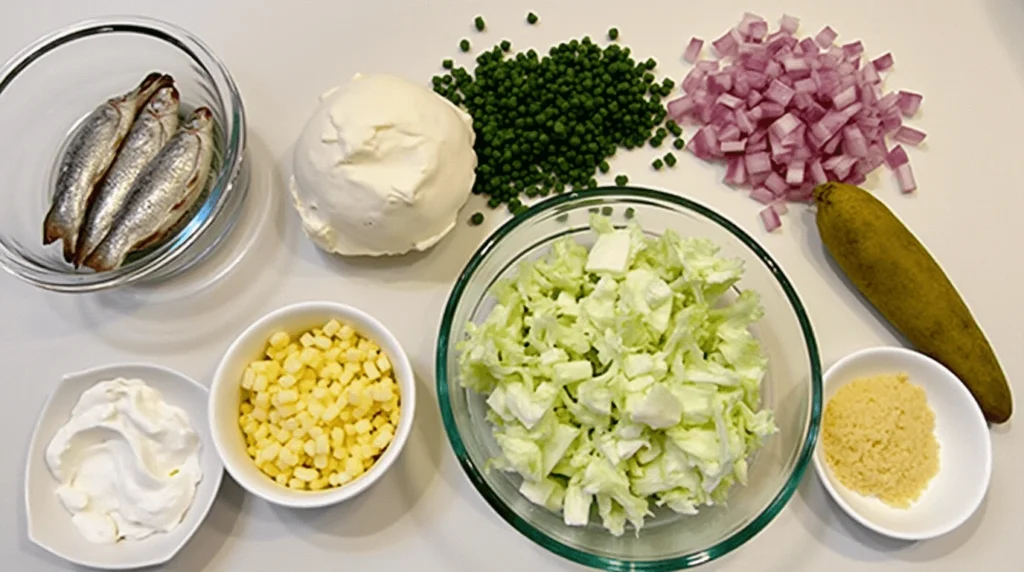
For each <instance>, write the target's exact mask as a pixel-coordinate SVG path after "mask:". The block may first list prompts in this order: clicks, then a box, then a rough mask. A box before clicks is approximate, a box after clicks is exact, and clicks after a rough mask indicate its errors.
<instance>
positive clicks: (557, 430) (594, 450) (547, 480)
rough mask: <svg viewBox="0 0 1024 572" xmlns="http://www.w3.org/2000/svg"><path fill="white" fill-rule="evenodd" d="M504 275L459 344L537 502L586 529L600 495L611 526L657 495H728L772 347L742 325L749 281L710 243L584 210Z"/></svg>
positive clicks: (755, 427)
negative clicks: (575, 227) (544, 250)
mask: <svg viewBox="0 0 1024 572" xmlns="http://www.w3.org/2000/svg"><path fill="white" fill-rule="evenodd" d="M591 228H592V229H593V231H594V232H595V233H596V234H597V238H596V242H595V244H594V246H593V247H592V248H591V249H589V250H588V249H587V248H586V247H584V246H583V245H581V244H579V243H577V242H576V241H574V240H573V239H572V238H570V237H564V238H562V239H559V240H558V241H556V242H555V243H554V244H553V245H552V248H551V251H550V253H549V254H548V255H547V256H546V257H544V258H543V259H541V260H538V261H532V262H524V263H522V264H520V265H519V267H518V268H517V272H516V274H515V276H514V277H512V278H510V279H507V280H504V281H502V282H500V283H498V284H497V285H496V286H495V287H494V289H493V292H492V294H493V295H494V297H495V298H496V301H497V304H496V305H495V306H494V308H493V309H492V310H491V311H490V313H489V314H488V315H487V317H486V319H485V320H484V321H483V322H482V323H480V324H469V325H468V326H467V338H466V339H465V340H463V341H462V342H460V345H459V350H460V352H461V354H460V358H459V360H460V361H459V370H460V374H461V381H462V384H463V385H464V386H465V387H466V388H468V389H470V390H472V391H474V392H477V393H480V394H483V395H484V396H486V400H487V404H488V407H489V410H488V419H489V421H490V423H491V424H492V425H493V431H494V437H495V439H496V441H497V443H498V445H499V446H500V448H501V452H502V454H501V455H500V456H499V457H498V458H496V459H493V460H492V461H491V466H493V467H496V468H499V469H501V470H505V471H511V472H514V473H516V474H518V475H519V476H521V477H522V479H523V481H522V485H521V488H520V492H521V493H522V494H523V495H524V496H525V497H526V498H527V499H529V500H530V501H531V502H533V503H536V504H537V505H540V506H543V507H546V508H548V509H549V510H552V511H556V512H557V511H561V513H562V515H563V519H564V521H565V523H566V524H568V525H573V526H584V525H586V524H587V523H588V522H589V521H590V518H591V514H592V512H593V509H594V507H595V506H596V513H597V515H598V516H599V517H600V519H601V521H602V524H603V526H604V527H605V528H606V529H607V530H608V531H610V532H611V533H612V534H614V535H616V536H618V535H621V534H623V532H624V531H625V527H626V523H629V524H630V525H632V526H633V528H634V529H635V530H636V532H637V533H639V531H640V529H641V528H642V527H643V525H644V520H645V518H647V517H649V516H651V514H652V512H651V507H652V505H654V506H667V507H668V508H670V509H671V510H673V511H675V512H677V513H681V514H696V513H697V511H698V510H699V508H700V507H701V506H711V505H714V504H717V503H724V502H725V501H726V498H727V494H728V491H729V489H730V487H731V486H732V485H733V484H734V483H737V482H738V483H740V484H743V485H745V484H746V481H747V464H748V459H749V458H750V456H751V454H752V453H753V452H754V451H756V450H757V449H758V448H759V447H760V446H761V444H762V440H763V438H765V437H766V436H768V435H771V434H772V433H774V432H776V431H777V428H776V426H775V423H774V420H773V417H772V414H771V412H770V411H768V410H765V409H761V408H760V384H761V380H762V378H763V377H764V374H765V371H766V368H767V359H766V358H765V356H764V355H763V354H762V352H761V348H760V345H759V344H758V342H757V340H756V339H755V338H754V336H753V335H752V334H751V332H750V326H751V324H753V323H754V322H756V321H757V320H758V319H760V318H761V316H762V314H763V310H762V308H761V305H760V302H759V298H758V295H757V293H756V292H753V291H750V290H744V291H742V292H741V293H740V294H739V295H738V296H735V295H730V296H725V294H726V293H727V292H729V291H730V290H731V289H732V288H733V286H734V285H735V284H736V283H737V282H738V281H739V280H740V278H741V276H742V274H743V264H742V261H740V260H737V259H729V258H724V257H721V256H720V255H719V249H718V248H717V247H716V246H715V245H714V244H713V243H712V242H710V241H709V240H706V239H697V238H682V237H680V236H679V235H678V234H676V233H675V232H672V231H666V232H665V233H664V234H662V235H661V236H659V237H657V238H653V237H649V236H646V235H645V234H644V233H643V231H642V230H641V228H640V226H638V225H637V224H636V223H635V222H634V223H631V224H630V225H629V226H627V227H626V228H621V229H616V228H615V227H614V226H613V225H612V222H611V221H610V220H609V219H608V218H607V217H603V216H600V215H597V214H595V215H593V216H592V217H591Z"/></svg>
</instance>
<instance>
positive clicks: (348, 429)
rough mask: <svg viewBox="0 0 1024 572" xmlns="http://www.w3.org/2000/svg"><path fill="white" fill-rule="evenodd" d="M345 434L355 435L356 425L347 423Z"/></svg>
mask: <svg viewBox="0 0 1024 572" xmlns="http://www.w3.org/2000/svg"><path fill="white" fill-rule="evenodd" d="M345 434H346V435H355V434H356V426H355V425H353V424H351V423H348V424H346V425H345Z"/></svg>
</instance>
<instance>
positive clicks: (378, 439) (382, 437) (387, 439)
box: [372, 431, 394, 450]
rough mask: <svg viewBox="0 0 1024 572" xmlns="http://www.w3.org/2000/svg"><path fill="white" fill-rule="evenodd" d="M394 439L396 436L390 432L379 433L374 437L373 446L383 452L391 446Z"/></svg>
mask: <svg viewBox="0 0 1024 572" xmlns="http://www.w3.org/2000/svg"><path fill="white" fill-rule="evenodd" d="M393 438H394V436H393V435H392V434H391V432H390V431H378V432H377V433H376V435H374V437H373V443H372V444H373V446H374V447H376V448H378V449H380V450H383V449H384V448H385V447H387V446H388V445H390V444H391V439H393Z"/></svg>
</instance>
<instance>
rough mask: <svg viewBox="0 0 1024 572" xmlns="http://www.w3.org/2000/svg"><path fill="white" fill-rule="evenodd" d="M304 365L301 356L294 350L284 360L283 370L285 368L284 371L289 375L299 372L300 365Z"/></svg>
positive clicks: (300, 369)
mask: <svg viewBox="0 0 1024 572" xmlns="http://www.w3.org/2000/svg"><path fill="white" fill-rule="evenodd" d="M304 365H305V364H304V363H303V361H302V357H301V356H300V354H299V352H295V353H293V354H291V355H289V356H288V357H287V358H286V359H285V360H284V370H285V372H287V373H289V374H291V375H295V374H297V373H299V372H301V371H302V367H303V366H304Z"/></svg>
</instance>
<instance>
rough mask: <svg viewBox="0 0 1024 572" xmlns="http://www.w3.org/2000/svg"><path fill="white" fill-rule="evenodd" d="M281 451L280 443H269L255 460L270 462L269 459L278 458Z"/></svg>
mask: <svg viewBox="0 0 1024 572" xmlns="http://www.w3.org/2000/svg"><path fill="white" fill-rule="evenodd" d="M280 453H281V445H280V444H278V443H270V444H269V445H267V447H266V448H264V449H263V450H262V451H260V453H259V458H258V459H257V461H259V463H270V461H271V460H273V459H275V458H278V455H279V454H280Z"/></svg>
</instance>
